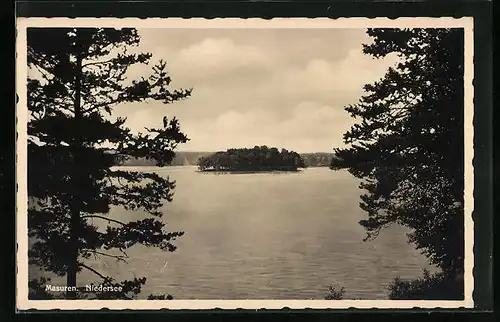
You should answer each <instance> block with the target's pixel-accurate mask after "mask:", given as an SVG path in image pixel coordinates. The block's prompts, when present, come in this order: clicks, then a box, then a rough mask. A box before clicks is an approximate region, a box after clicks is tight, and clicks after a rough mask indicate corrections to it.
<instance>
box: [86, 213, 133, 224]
mask: <svg viewBox="0 0 500 322" xmlns="http://www.w3.org/2000/svg"><path fill="white" fill-rule="evenodd" d="M81 218H82V219H85V218H99V219H103V220H107V221H109V222H114V223H117V224H120V225H123V226H126V225H127V224H126V223H124V222H122V221H119V220H116V219H111V218H107V217H104V216H99V215H86V216H82V217H81Z"/></svg>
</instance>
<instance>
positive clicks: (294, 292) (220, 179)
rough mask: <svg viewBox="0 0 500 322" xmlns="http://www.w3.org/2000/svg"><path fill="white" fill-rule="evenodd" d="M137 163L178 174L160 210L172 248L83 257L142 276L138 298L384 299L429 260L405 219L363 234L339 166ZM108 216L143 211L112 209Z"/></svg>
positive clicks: (350, 185)
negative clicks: (226, 169)
mask: <svg viewBox="0 0 500 322" xmlns="http://www.w3.org/2000/svg"><path fill="white" fill-rule="evenodd" d="M129 169H135V168H130V167H129ZM137 169H141V170H145V171H156V172H157V173H159V174H161V175H164V176H170V178H171V179H174V180H176V181H177V187H176V189H175V196H174V201H173V202H172V203H168V204H167V205H166V206H165V208H164V213H165V214H164V217H163V220H164V221H165V222H167V223H168V226H167V227H168V228H169V230H172V231H175V230H183V231H185V235H184V236H183V237H182V238H180V239H179V240H178V241H176V242H175V244H176V245H177V246H178V249H177V251H175V252H173V253H168V252H163V251H161V250H159V249H156V248H145V247H142V246H137V247H133V248H132V249H130V250H129V252H128V254H129V256H130V259H129V260H128V262H129V264H124V263H117V262H116V261H115V260H113V259H104V260H102V259H101V260H99V261H95V260H94V261H89V264H90V265H92V266H93V267H94V268H96V269H98V270H100V271H102V272H104V273H107V274H109V275H111V276H114V277H116V279H117V280H124V279H132V278H134V277H142V276H146V277H147V278H148V281H147V284H146V285H145V286H144V287H143V291H142V292H141V294H140V296H139V298H143V297H146V296H147V295H148V294H151V293H155V294H158V293H168V294H172V295H173V296H174V297H175V298H176V299H244V298H251V299H310V298H315V299H323V298H324V296H325V294H326V293H327V291H328V286H329V285H333V286H337V287H340V286H344V287H345V288H346V293H345V297H346V298H361V299H385V298H387V285H388V284H389V283H390V282H391V281H392V280H393V278H394V277H396V276H400V277H402V278H414V277H418V276H420V275H421V273H422V269H423V268H427V267H428V265H427V263H426V260H425V258H424V257H423V256H422V255H420V254H419V252H418V251H416V250H415V249H414V248H413V247H412V246H411V245H408V244H407V241H406V240H407V239H406V236H405V233H406V232H407V230H406V229H404V228H403V227H399V226H394V227H390V228H389V229H386V230H385V231H383V232H382V233H381V234H380V236H379V237H378V239H376V240H375V241H369V242H363V241H362V239H363V237H364V236H365V232H364V230H363V228H362V227H361V226H360V225H359V224H358V221H359V220H360V219H364V218H365V214H364V213H363V211H361V210H360V209H359V195H360V190H359V189H358V181H357V180H356V179H355V178H354V177H352V176H351V175H350V174H349V173H348V172H347V171H344V170H341V171H331V170H329V169H327V168H310V169H306V170H304V171H301V172H297V173H281V174H272V173H262V174H223V175H221V174H219V175H217V174H213V173H199V172H196V168H195V167H170V168H162V169H160V170H158V168H149V167H140V168H137ZM111 217H113V218H118V217H120V219H122V220H127V219H135V218H137V219H141V218H143V214H141V213H130V212H124V211H123V210H121V209H113V210H112V214H111ZM96 223H97V222H96ZM91 274H92V273H87V272H84V273H82V274H81V275H80V276H79V279H78V281H79V283H81V284H82V285H83V284H85V283H86V282H87V281H93V280H95V281H97V279H95V278H94V276H92V275H91Z"/></svg>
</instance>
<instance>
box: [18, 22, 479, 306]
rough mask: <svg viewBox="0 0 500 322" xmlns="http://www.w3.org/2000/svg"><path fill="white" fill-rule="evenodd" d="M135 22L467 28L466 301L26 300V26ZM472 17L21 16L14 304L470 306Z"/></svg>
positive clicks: (150, 25) (149, 24)
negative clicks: (122, 17) (165, 17)
mask: <svg viewBox="0 0 500 322" xmlns="http://www.w3.org/2000/svg"><path fill="white" fill-rule="evenodd" d="M69 26H71V27H96V26H99V27H115V28H124V27H133V28H138V29H139V28H142V29H146V28H183V29H190V28H192V29H198V28H259V29H260V28H384V27H385V28H387V27H392V28H398V27H399V28H418V27H421V28H452V27H455V28H464V36H465V48H464V50H465V62H464V64H465V65H464V66H465V68H464V81H465V85H464V86H465V94H464V100H465V103H464V108H465V115H464V117H465V122H464V123H465V124H464V131H465V137H464V144H465V153H464V155H465V173H464V175H465V190H464V199H465V205H464V209H465V214H466V215H465V229H464V230H465V276H464V279H465V300H463V301H425V300H423V301H402V300H398V301H391V300H376V301H371V300H166V301H159V300H132V301H130V300H44V301H40V300H39V301H37V300H28V283H27V281H28V224H27V119H28V111H27V101H26V100H27V93H26V80H27V68H26V65H27V63H26V60H27V53H26V52H27V49H26V28H28V27H69ZM473 48H474V46H473V19H472V17H465V18H459V19H455V18H449V17H446V18H399V19H395V20H392V19H388V18H374V19H369V18H339V19H335V20H333V19H328V18H316V19H307V18H275V19H271V20H265V19H238V18H235V19H233V18H231V19H225V18H224V19H211V20H210V19H198V18H196V19H194V18H193V19H182V18H168V19H162V18H150V19H138V18H124V19H118V18H76V19H70V18H18V19H17V39H16V77H17V81H16V89H17V94H18V96H19V102H18V104H17V108H16V120H17V132H18V141H17V145H16V159H17V168H16V179H17V183H18V192H17V200H16V201H17V208H16V209H17V214H22V215H18V216H17V217H16V226H17V246H18V250H17V276H16V284H17V285H16V286H17V293H16V304H17V308H18V309H19V310H26V309H39V310H48V309H61V310H73V309H87V310H89V309H101V308H108V309H117V310H120V309H149V310H151V309H152V310H157V309H172V310H178V309H213V308H221V309H236V308H244V309H264V308H265V309H281V308H284V307H287V308H291V309H304V308H314V309H327V308H351V307H354V308H360V309H361V308H363V309H369V308H415V307H419V308H459V307H465V308H472V307H473V305H474V303H473V299H472V291H473V289H474V278H473V273H472V269H473V266H474V253H473V241H474V224H473V220H472V210H473V206H474V197H473V190H474V170H473V167H472V160H473V157H474V147H473V133H474V131H473V130H474V127H473V117H474V104H473V96H474V89H473V84H472V80H473V71H474V63H473V53H474V49H473Z"/></svg>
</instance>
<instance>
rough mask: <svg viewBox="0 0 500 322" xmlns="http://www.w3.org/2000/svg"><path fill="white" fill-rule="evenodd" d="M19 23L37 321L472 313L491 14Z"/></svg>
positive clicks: (25, 218) (25, 299)
mask: <svg viewBox="0 0 500 322" xmlns="http://www.w3.org/2000/svg"><path fill="white" fill-rule="evenodd" d="M18 20H19V21H18V39H17V77H18V80H17V85H18V88H17V92H18V95H19V103H18V105H17V117H18V122H17V127H18V136H19V137H18V147H17V154H18V164H17V180H18V196H17V200H18V208H17V210H18V212H17V239H18V246H19V249H18V253H17V261H18V277H17V281H18V285H17V288H18V294H17V297H18V306H19V305H21V303H22V306H23V307H24V308H42V309H43V308H61V309H63V308H64V306H65V305H68V307H71V308H72V309H73V308H101V307H108V308H113V307H114V306H113V304H109V303H117V304H116V305H118V306H116V308H169V307H170V308H195V309H196V308H214V307H224V305H225V303H231V304H227V305H229V306H230V307H232V308H248V307H249V305H250V306H252V305H256V307H258V308H266V307H269V308H271V307H276V308H281V307H294V306H295V307H302V308H305V307H319V308H335V307H339V308H342V307H344V308H347V307H388V308H398V307H414V306H421V307H438V306H439V307H471V306H473V301H472V290H473V277H472V267H473V256H474V254H473V252H472V241H473V222H472V204H473V196H472V190H473V170H472V158H473V146H472V131H473V127H472V118H473V94H472V90H473V89H472V78H473V76H472V70H473V69H472V67H473V64H472V43H471V42H472V27H471V26H472V20H471V19H469V18H461V19H451V18H443V19H426V18H421V19H413V20H412V19H396V20H389V19H384V18H381V19H364V18H363V19H361V18H360V19H338V20H334V19H273V20H267V21H265V20H261V19H248V20H243V19H215V20H205V19H186V20H183V19H151V20H150V19H146V20H139V19H94V18H90V19H55V18H53V19H42V18H39V19H30V18H26V19H18ZM72 300H80V301H72ZM122 300H134V301H126V302H124V301H122ZM72 302H73V303H75V304H72ZM57 303H59V304H57ZM251 303H253V304H251ZM247 304H248V305H247ZM78 305H81V306H78ZM252 307H253V306H252Z"/></svg>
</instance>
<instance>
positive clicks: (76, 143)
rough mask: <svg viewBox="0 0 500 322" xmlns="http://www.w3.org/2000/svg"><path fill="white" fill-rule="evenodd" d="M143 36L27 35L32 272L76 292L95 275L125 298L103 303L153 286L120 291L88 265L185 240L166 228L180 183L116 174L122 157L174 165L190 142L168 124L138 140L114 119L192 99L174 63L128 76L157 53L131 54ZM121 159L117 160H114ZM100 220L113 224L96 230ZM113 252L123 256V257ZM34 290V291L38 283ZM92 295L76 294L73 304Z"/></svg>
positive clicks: (108, 32) (98, 31)
mask: <svg viewBox="0 0 500 322" xmlns="http://www.w3.org/2000/svg"><path fill="white" fill-rule="evenodd" d="M139 41H140V37H139V35H138V33H137V31H136V30H135V29H111V28H77V29H71V28H53V29H50V28H29V29H28V68H29V71H30V72H29V75H30V76H29V79H28V110H29V115H30V119H29V122H28V196H29V197H30V199H31V200H34V201H35V204H34V205H32V206H30V208H29V211H28V212H29V213H28V231H29V236H30V238H32V239H33V240H34V241H35V242H34V243H33V245H32V246H31V247H30V249H29V263H30V265H36V266H38V267H40V268H42V269H43V270H46V271H49V272H52V273H54V274H56V275H58V276H64V275H66V279H67V286H68V287H74V286H77V273H78V272H80V271H81V270H83V269H86V270H89V271H91V272H93V273H94V274H96V276H98V278H99V279H102V282H103V285H115V286H117V285H120V286H122V287H123V291H122V293H113V292H104V293H102V294H96V296H97V297H99V298H123V299H127V298H131V297H133V296H134V295H135V294H138V293H139V292H140V289H141V285H143V284H144V283H145V282H146V279H145V278H134V280H132V281H123V282H117V281H115V280H114V279H113V277H111V276H105V275H103V274H102V273H101V272H99V271H97V270H96V269H94V268H93V267H91V266H89V265H87V264H86V263H85V259H87V258H89V257H90V256H97V257H114V258H116V259H117V260H122V259H123V256H125V255H126V252H125V251H126V250H127V249H128V248H130V247H132V246H134V245H135V244H142V245H146V246H151V247H159V248H161V249H163V250H166V251H174V250H175V248H176V247H175V246H174V245H173V244H172V242H173V241H174V240H175V239H176V238H177V237H179V236H181V235H183V232H169V231H167V230H166V227H165V224H164V223H163V222H162V221H160V220H159V219H160V217H161V216H162V212H161V210H160V209H161V207H162V206H163V202H164V201H165V200H166V201H171V200H172V196H173V189H174V188H175V182H174V181H170V180H169V179H168V178H167V179H165V178H163V177H161V176H159V175H157V174H155V173H146V172H135V171H125V170H116V169H115V168H113V166H114V165H115V164H116V163H117V161H120V160H119V159H121V158H123V157H121V156H132V157H143V158H146V159H150V160H155V162H156V164H157V165H158V166H164V165H165V164H168V163H169V162H170V161H171V160H172V158H173V156H174V152H173V151H174V149H175V148H176V147H177V145H178V144H179V143H184V142H186V141H187V140H188V138H187V137H186V136H185V135H184V134H183V133H182V132H181V131H180V127H179V123H178V120H177V119H176V118H175V117H174V118H172V119H167V118H166V117H165V118H164V119H163V127H162V128H152V129H147V128H146V129H145V133H133V132H132V131H130V130H129V129H128V128H127V127H126V126H125V121H126V119H124V118H117V119H116V120H112V118H111V117H110V116H111V115H112V112H113V109H114V108H115V107H116V106H118V105H119V104H121V103H127V102H129V103H130V102H147V101H159V102H162V103H164V104H170V103H173V102H175V101H179V100H182V99H185V98H187V97H189V96H190V95H191V90H190V89H188V90H185V89H177V90H175V89H171V88H170V83H171V78H170V76H169V75H168V73H167V69H166V67H167V66H166V63H165V62H163V61H160V62H159V63H158V64H156V65H155V66H153V67H152V71H151V75H150V76H149V77H143V78H141V79H140V80H133V81H130V80H129V78H128V77H127V70H129V67H131V66H134V65H141V64H142V65H148V64H149V62H150V60H151V58H152V55H151V54H149V53H140V54H136V53H130V52H129V49H130V48H131V47H133V46H137V45H138V44H139ZM110 149H111V151H114V153H110V152H109V151H110ZM111 206H113V207H123V208H124V209H126V210H132V211H134V210H142V211H143V212H145V213H147V218H145V219H141V220H136V221H132V222H123V221H121V220H119V218H110V217H109V211H110V207H111ZM93 221H101V222H103V223H107V224H106V225H107V227H106V229H105V230H102V229H98V227H97V226H96V225H94V224H93ZM111 250H119V251H121V252H122V253H123V254H122V255H116V253H114V254H113V253H111ZM31 285H36V282H34V281H32V283H31ZM85 296H90V295H89V294H83V293H82V292H77V291H68V292H66V294H65V297H66V298H69V299H73V298H80V297H85Z"/></svg>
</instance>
